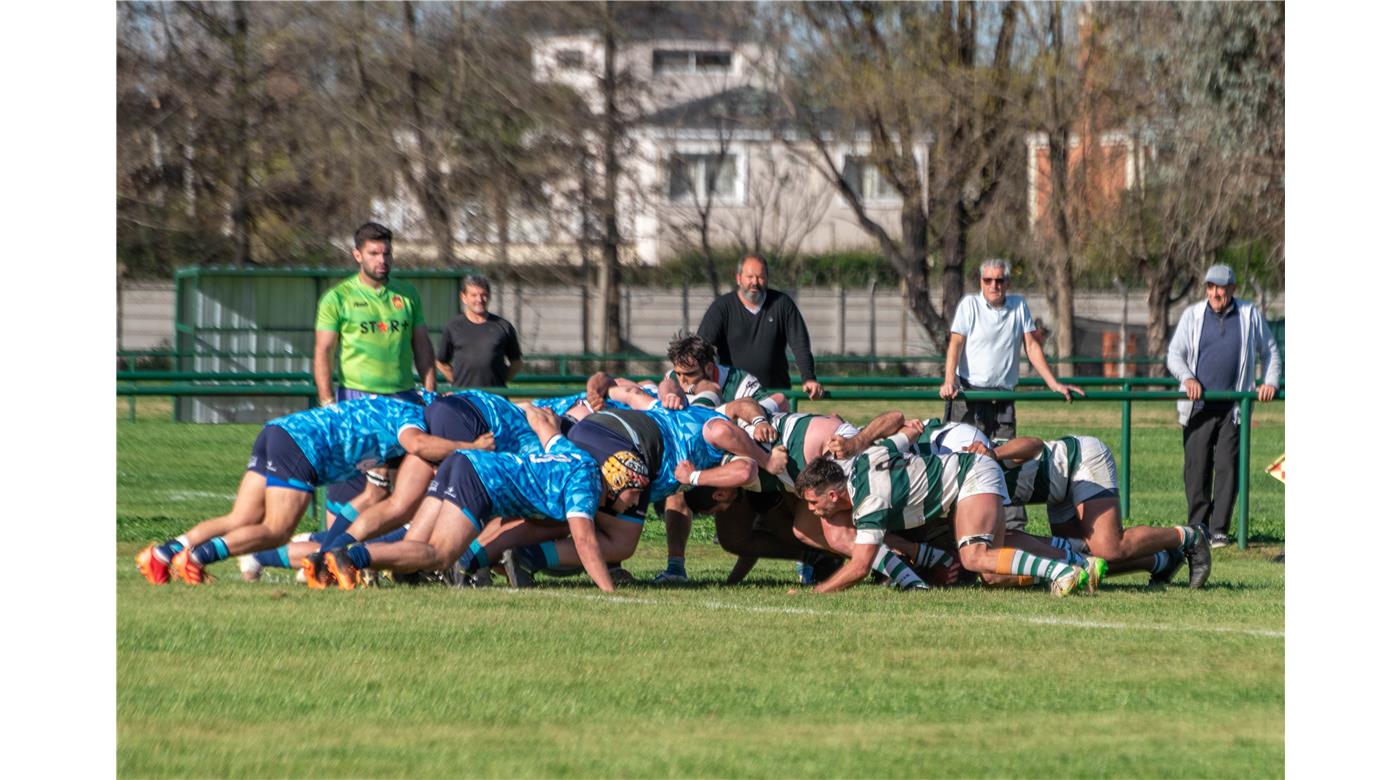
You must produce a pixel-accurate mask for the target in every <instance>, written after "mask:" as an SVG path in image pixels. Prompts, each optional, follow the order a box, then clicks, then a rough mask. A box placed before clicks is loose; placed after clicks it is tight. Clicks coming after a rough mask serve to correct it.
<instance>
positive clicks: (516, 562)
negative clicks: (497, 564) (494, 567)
mask: <svg viewBox="0 0 1400 780" xmlns="http://www.w3.org/2000/svg"><path fill="white" fill-rule="evenodd" d="M501 567H502V568H504V569H505V570H506V582H509V583H510V586H511V587H512V588H533V587H535V573H534V572H533V571H531V570H530V565H529V563H528V562H527V561H526V560H525V558H524V557H523V556H520V555H517V554H516V552H515V550H506V552H505V555H502V556H501Z"/></svg>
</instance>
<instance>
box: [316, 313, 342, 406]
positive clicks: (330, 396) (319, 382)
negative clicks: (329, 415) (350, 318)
mask: <svg viewBox="0 0 1400 780" xmlns="http://www.w3.org/2000/svg"><path fill="white" fill-rule="evenodd" d="M339 342H340V334H339V333H336V332H335V331H333V330H318V331H316V346H315V348H314V349H313V350H312V353H311V375H312V376H313V377H315V379H316V398H317V400H319V401H320V402H321V405H322V406H326V405H328V404H333V403H335V390H333V389H332V388H331V361H333V360H335V346H336V344H338V343H339Z"/></svg>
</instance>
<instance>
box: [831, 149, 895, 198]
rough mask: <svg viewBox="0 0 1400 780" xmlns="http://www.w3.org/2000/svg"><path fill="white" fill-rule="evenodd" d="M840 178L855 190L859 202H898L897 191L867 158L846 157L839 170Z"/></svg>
mask: <svg viewBox="0 0 1400 780" xmlns="http://www.w3.org/2000/svg"><path fill="white" fill-rule="evenodd" d="M841 178H842V179H844V180H845V181H846V183H847V184H848V185H850V187H851V189H853V190H855V192H856V194H857V195H859V196H860V198H861V200H870V201H875V200H899V199H900V197H899V190H897V189H895V187H894V185H893V184H890V183H889V181H888V180H886V179H885V177H884V176H882V175H880V168H879V166H877V165H876V164H875V163H874V162H872V161H871V160H870V159H869V158H867V157H858V156H854V155H848V156H847V157H846V163H845V165H844V166H843V167H842V169H841Z"/></svg>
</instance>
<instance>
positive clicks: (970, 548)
mask: <svg viewBox="0 0 1400 780" xmlns="http://www.w3.org/2000/svg"><path fill="white" fill-rule="evenodd" d="M994 540H995V537H994V535H993V534H975V535H973V536H964V537H962V538H961V539H959V540H958V561H959V562H960V563H961V564H962V566H963V568H964V569H967V570H968V571H972V572H977V573H979V574H981V573H991V572H993V571H994V570H995V569H996V554H995V553H993V552H992V542H993V541H994Z"/></svg>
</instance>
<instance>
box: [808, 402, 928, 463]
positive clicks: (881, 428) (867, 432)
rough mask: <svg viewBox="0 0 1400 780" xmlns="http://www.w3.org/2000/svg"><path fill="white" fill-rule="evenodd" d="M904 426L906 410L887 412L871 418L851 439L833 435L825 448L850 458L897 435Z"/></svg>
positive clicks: (832, 453)
mask: <svg viewBox="0 0 1400 780" xmlns="http://www.w3.org/2000/svg"><path fill="white" fill-rule="evenodd" d="M902 427H904V412H900V411H889V412H885V413H884V414H881V415H880V416H878V417H876V418H875V419H873V420H871V421H870V423H869V424H868V425H866V426H865V427H864V428H861V429H860V432H859V433H857V434H856V435H855V436H852V437H851V438H849V439H848V438H846V437H845V436H833V437H831V441H829V442H827V443H826V447H825V450H826V451H827V452H829V453H831V455H832V457H834V458H849V457H851V456H853V455H855V454H856V453H860V452H864V451H866V450H867V449H869V448H870V445H872V444H874V443H875V442H877V441H879V440H881V439H885V438H889V437H890V436H893V435H895V434H896V433H898V432H899V429H900V428H902ZM915 435H917V434H915Z"/></svg>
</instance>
